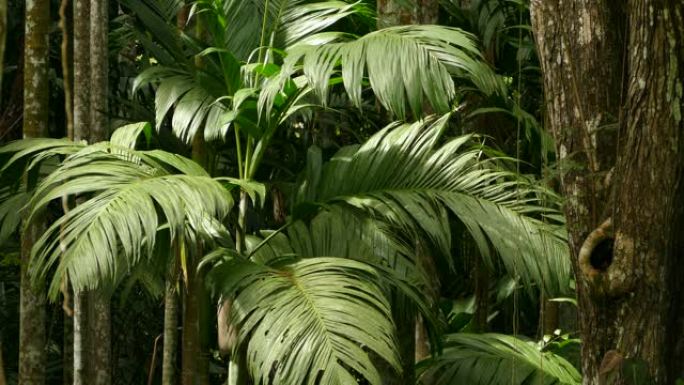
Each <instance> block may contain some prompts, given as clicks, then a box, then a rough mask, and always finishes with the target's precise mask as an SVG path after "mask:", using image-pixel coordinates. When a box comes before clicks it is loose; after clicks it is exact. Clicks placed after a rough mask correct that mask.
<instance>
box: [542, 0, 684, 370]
mask: <svg viewBox="0 0 684 385" xmlns="http://www.w3.org/2000/svg"><path fill="white" fill-rule="evenodd" d="M531 11H532V21H533V27H534V30H535V35H536V41H537V46H538V50H539V55H540V61H541V65H542V72H543V77H544V89H545V99H546V105H547V106H546V107H547V111H548V117H547V119H548V125H549V126H550V128H551V131H552V132H553V135H554V136H555V139H556V144H557V147H558V148H557V149H558V155H559V158H560V159H559V165H560V169H561V172H562V175H561V178H562V190H563V193H564V195H565V197H566V199H567V203H566V215H567V223H568V231H569V243H570V249H571V253H572V256H573V264H574V269H575V274H576V277H577V295H578V300H579V325H580V332H581V337H582V340H583V346H582V370H583V373H584V383H585V384H603V383H606V380H607V378H608V377H609V376H608V374H617V375H618V379H617V380H616V381H617V383H624V379H622V378H620V377H621V376H620V375H619V372H620V371H621V367H624V366H625V363H626V362H628V361H632V363H638V362H643V363H644V365H647V366H648V367H649V368H650V372H651V376H652V377H653V382H654V383H655V384H673V383H674V382H675V379H676V378H680V377H684V365H682V362H684V325H682V323H683V322H684V309H683V308H684V292H682V285H681V283H680V282H681V281H683V280H682V279H681V275H682V266H681V261H682V258H683V257H684V256H683V255H682V253H683V250H684V237H682V230H683V229H684V205H682V204H681V198H682V197H684V191H683V186H684V185H683V184H682V177H683V176H684V154H682V151H684V123H683V121H682V111H683V110H684V106H683V102H682V101H683V100H684V98H683V96H682V93H683V91H682V88H683V83H684V23H682V20H684V4H683V3H682V2H681V0H661V1H655V0H629V1H626V2H616V1H610V0H601V1H588V0H583V1H572V2H569V1H562V0H544V1H542V0H533V1H532V6H531ZM609 372H611V373H609Z"/></svg>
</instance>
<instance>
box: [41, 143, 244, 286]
mask: <svg viewBox="0 0 684 385" xmlns="http://www.w3.org/2000/svg"><path fill="white" fill-rule="evenodd" d="M122 151H124V148H123V147H118V146H117V147H115V148H114V150H112V148H111V147H110V145H109V143H105V142H103V143H99V144H95V145H92V146H89V147H86V148H84V149H83V150H81V151H80V152H77V153H75V154H73V155H71V156H69V157H67V158H66V159H65V160H64V161H63V162H62V164H61V165H60V166H59V167H58V168H57V169H56V170H55V171H54V172H53V173H51V174H50V175H49V176H48V177H47V178H45V180H44V181H43V182H42V183H41V184H40V185H39V186H38V187H37V189H36V191H35V193H34V194H33V197H32V199H31V201H30V202H29V206H30V207H31V215H32V217H33V216H35V215H36V214H37V213H38V212H40V211H42V210H43V209H45V207H46V206H47V204H48V203H49V202H50V201H52V200H54V199H60V198H61V197H63V196H72V197H80V198H81V199H83V200H84V201H83V202H81V203H80V204H79V205H78V206H77V207H75V208H74V209H73V210H71V211H69V212H68V213H66V214H65V215H64V216H62V217H61V218H59V219H58V220H57V221H55V222H54V223H53V224H52V225H51V226H50V227H49V228H48V230H47V231H46V232H45V233H44V234H43V236H41V238H40V239H39V240H38V241H37V242H36V244H35V246H34V249H33V252H32V257H31V262H32V264H31V269H32V273H33V276H34V277H35V279H36V280H40V279H43V278H45V276H46V275H47V272H48V270H50V269H51V268H52V267H53V266H54V265H57V268H56V272H55V275H54V277H53V280H52V283H51V285H50V290H49V294H50V295H51V296H52V297H53V298H54V297H55V296H56V295H57V294H58V292H59V284H60V281H61V278H62V276H63V275H64V274H68V275H69V278H70V280H71V283H72V285H73V287H74V290H77V291H78V290H82V289H85V288H94V287H96V286H97V285H98V284H99V283H100V282H102V281H105V282H111V281H114V280H115V279H116V278H117V276H118V275H120V274H121V273H123V272H125V271H121V269H122V266H123V268H124V269H126V268H130V267H131V266H133V265H134V264H136V263H137V262H138V261H140V260H141V259H144V258H146V257H148V256H149V255H152V250H153V249H154V246H155V239H156V233H157V231H158V230H159V229H160V227H161V226H163V225H165V226H168V227H169V230H170V232H171V238H173V237H174V236H175V234H178V233H179V232H183V231H185V229H186V225H187V223H190V224H191V225H192V224H195V225H196V226H199V225H201V224H203V223H205V222H206V219H205V217H207V216H208V217H213V218H217V219H222V218H223V217H225V215H226V214H227V213H228V212H229V211H230V209H231V207H232V206H233V198H232V196H231V194H230V191H229V189H228V188H227V187H230V186H226V185H225V184H224V183H221V182H219V181H217V180H214V179H212V178H211V177H210V176H209V175H208V174H207V173H206V172H205V171H204V170H203V169H202V168H201V167H200V166H199V165H197V164H196V163H194V162H192V161H191V160H189V159H186V158H183V157H181V156H178V155H174V154H169V153H165V152H163V151H159V150H154V151H135V150H129V151H128V152H127V153H124V154H122V153H121V152H122ZM122 260H123V261H125V263H121V261H122Z"/></svg>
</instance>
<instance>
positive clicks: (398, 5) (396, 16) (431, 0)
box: [377, 0, 439, 29]
mask: <svg viewBox="0 0 684 385" xmlns="http://www.w3.org/2000/svg"><path fill="white" fill-rule="evenodd" d="M377 5H378V9H377V11H378V29H382V28H387V27H392V26H396V25H406V24H436V23H437V16H438V15H439V1H438V0H410V1H407V0H378V1H377Z"/></svg>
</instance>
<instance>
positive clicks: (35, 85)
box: [19, 0, 50, 385]
mask: <svg viewBox="0 0 684 385" xmlns="http://www.w3.org/2000/svg"><path fill="white" fill-rule="evenodd" d="M25 22H26V25H25V36H26V37H25V39H26V45H25V51H24V138H36V137H42V136H47V133H48V91H49V85H48V55H49V46H48V44H49V30H48V28H49V25H50V2H49V1H48V0H34V1H29V2H27V3H26V19H25ZM41 228H42V226H41V225H39V224H37V223H34V224H32V225H30V226H29V227H28V228H27V229H26V231H25V232H24V233H23V234H22V239H21V284H20V285H21V286H20V305H19V306H20V309H19V311H20V313H19V314H20V315H19V384H20V385H42V384H45V365H46V361H47V352H46V346H45V345H46V336H45V292H44V289H38V288H36V287H33V286H32V285H31V281H30V278H29V276H28V264H29V258H30V255H31V248H32V247H33V244H34V242H35V241H36V240H37V239H38V237H39V235H40V233H41Z"/></svg>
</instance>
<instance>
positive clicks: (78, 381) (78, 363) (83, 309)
mask: <svg viewBox="0 0 684 385" xmlns="http://www.w3.org/2000/svg"><path fill="white" fill-rule="evenodd" d="M86 298H87V295H86V293H85V292H79V293H74V371H73V379H74V385H86V384H88V381H87V376H86V365H85V356H86V353H87V351H86V346H87V340H86V337H87V333H86V331H87V329H88V322H87V321H88V318H87V313H88V308H87V305H86Z"/></svg>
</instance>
